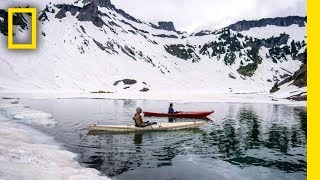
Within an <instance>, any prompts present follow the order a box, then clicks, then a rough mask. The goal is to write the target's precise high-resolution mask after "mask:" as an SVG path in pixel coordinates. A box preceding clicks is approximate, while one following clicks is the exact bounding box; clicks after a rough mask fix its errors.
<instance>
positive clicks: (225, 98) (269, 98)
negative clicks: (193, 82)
mask: <svg viewBox="0 0 320 180" xmlns="http://www.w3.org/2000/svg"><path fill="white" fill-rule="evenodd" d="M0 98H2V99H20V98H26V99H110V100H113V99H118V100H121V99H131V100H153V101H172V102H182V103H185V102H199V103H255V104H284V105H290V106H307V101H294V100H289V99H286V98H285V97H283V95H278V94H277V95H271V94H268V93H208V92H205V93H194V92H190V93H188V92H185V93H180V92H173V93H171V94H168V93H165V92H162V93H161V92H160V93H143V92H136V93H135V92H131V93H88V92H85V93H83V92H54V93H53V92H30V93H0Z"/></svg>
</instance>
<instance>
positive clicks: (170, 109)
mask: <svg viewBox="0 0 320 180" xmlns="http://www.w3.org/2000/svg"><path fill="white" fill-rule="evenodd" d="M179 112H180V111H174V109H173V104H172V103H170V106H169V108H168V114H175V113H179Z"/></svg>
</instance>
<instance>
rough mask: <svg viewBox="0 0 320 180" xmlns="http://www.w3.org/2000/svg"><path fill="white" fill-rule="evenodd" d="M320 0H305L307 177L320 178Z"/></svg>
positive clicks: (310, 178)
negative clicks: (306, 15)
mask: <svg viewBox="0 0 320 180" xmlns="http://www.w3.org/2000/svg"><path fill="white" fill-rule="evenodd" d="M319 7H320V1H317V0H307V14H308V22H307V44H308V45H307V46H308V62H307V69H308V79H307V82H308V105H307V113H308V119H307V121H308V122H307V132H308V135H307V179H308V180H318V179H320V164H319V162H320V140H319V136H320V98H319V97H320V95H319V94H320V81H319V78H320V70H319V68H320V46H319V42H320V36H319V32H320V24H319V22H320V21H319V18H320V11H319Z"/></svg>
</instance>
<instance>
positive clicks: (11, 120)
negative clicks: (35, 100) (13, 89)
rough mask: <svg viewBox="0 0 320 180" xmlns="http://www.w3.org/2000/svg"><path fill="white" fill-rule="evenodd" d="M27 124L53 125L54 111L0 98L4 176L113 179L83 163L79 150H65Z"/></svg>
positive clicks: (0, 152) (0, 168) (0, 163)
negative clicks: (79, 160) (78, 153)
mask: <svg viewBox="0 0 320 180" xmlns="http://www.w3.org/2000/svg"><path fill="white" fill-rule="evenodd" d="M26 124H37V125H42V126H52V125H55V124H56V122H55V121H54V119H53V118H52V116H51V115H50V114H47V113H44V112H41V111H37V110H33V109H30V108H28V107H24V106H23V105H22V104H20V103H19V102H18V101H16V100H10V101H0V126H1V128H0V179H32V180H36V179H47V180H51V179H52V180H53V179H54V180H56V179H68V180H73V179H77V180H79V179H80V180H81V179H109V178H108V177H105V176H100V172H99V171H97V170H95V169H92V168H85V167H82V166H81V165H80V164H79V163H78V162H77V161H75V160H74V159H75V158H76V157H77V154H75V153H72V152H69V151H66V150H63V149H62V148H61V146H60V145H59V143H57V142H56V141H55V140H54V139H53V138H52V137H50V136H48V135H45V134H44V133H42V132H40V131H37V130H35V129H33V128H31V127H29V126H27V125H26Z"/></svg>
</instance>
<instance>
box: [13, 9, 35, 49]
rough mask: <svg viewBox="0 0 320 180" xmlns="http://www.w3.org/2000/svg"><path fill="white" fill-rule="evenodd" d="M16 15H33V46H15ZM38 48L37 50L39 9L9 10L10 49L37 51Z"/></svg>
mask: <svg viewBox="0 0 320 180" xmlns="http://www.w3.org/2000/svg"><path fill="white" fill-rule="evenodd" d="M14 13H31V15H32V28H31V29H32V32H31V44H14V43H13V14H14ZM36 48H37V9H36V8H9V9H8V49H36Z"/></svg>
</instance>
